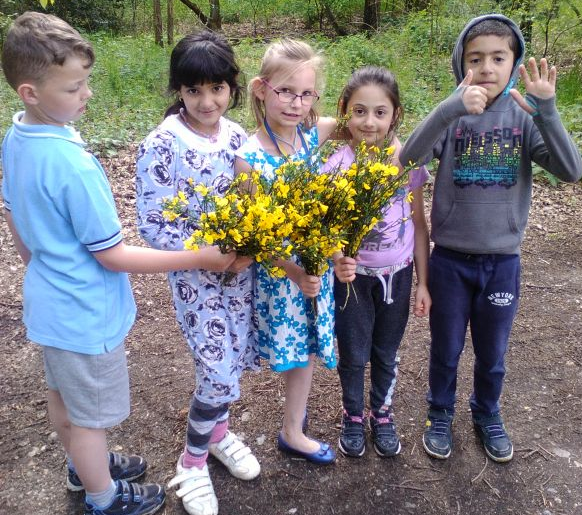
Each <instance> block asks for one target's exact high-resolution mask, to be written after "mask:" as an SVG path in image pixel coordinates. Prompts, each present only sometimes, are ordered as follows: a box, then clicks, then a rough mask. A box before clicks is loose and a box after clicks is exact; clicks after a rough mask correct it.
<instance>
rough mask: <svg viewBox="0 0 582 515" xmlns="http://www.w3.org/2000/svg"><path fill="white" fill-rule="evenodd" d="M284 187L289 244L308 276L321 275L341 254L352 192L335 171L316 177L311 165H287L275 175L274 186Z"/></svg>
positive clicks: (277, 189) (280, 168)
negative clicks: (345, 218) (338, 252)
mask: <svg viewBox="0 0 582 515" xmlns="http://www.w3.org/2000/svg"><path fill="white" fill-rule="evenodd" d="M279 183H280V184H284V185H285V189H286V192H287V196H286V198H285V199H277V202H281V203H282V202H283V201H284V200H287V202H288V204H287V208H286V212H287V216H288V217H289V219H290V220H291V222H292V224H293V230H292V231H291V233H290V235H289V241H290V243H291V244H292V246H293V252H294V253H295V254H296V255H297V256H298V257H299V260H300V261H301V264H302V265H303V268H304V269H305V271H306V272H307V273H308V274H309V275H322V274H323V273H324V272H325V271H326V270H327V269H328V266H329V259H330V258H331V257H332V256H333V254H334V252H337V251H339V250H341V248H342V247H343V246H344V245H345V244H346V243H347V241H346V240H345V231H344V226H345V221H344V216H345V212H346V210H349V209H350V208H351V207H353V201H352V195H353V194H354V193H355V191H354V190H353V189H352V188H351V187H350V184H349V182H348V181H347V180H346V178H344V177H342V176H341V175H340V174H339V173H338V172H337V171H334V172H333V173H331V174H320V173H319V171H318V168H317V167H315V166H313V164H312V163H310V162H308V161H305V160H300V161H291V160H290V161H287V162H286V163H284V164H283V165H281V166H280V167H279V168H278V169H277V171H276V179H275V181H274V183H273V184H274V186H275V187H274V188H273V190H274V192H275V193H276V192H278V191H280V188H278V187H276V186H277V184H279Z"/></svg>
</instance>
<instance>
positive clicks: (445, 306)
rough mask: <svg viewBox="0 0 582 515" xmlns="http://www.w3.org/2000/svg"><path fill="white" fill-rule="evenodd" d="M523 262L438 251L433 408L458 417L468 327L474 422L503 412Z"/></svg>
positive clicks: (433, 286)
mask: <svg viewBox="0 0 582 515" xmlns="http://www.w3.org/2000/svg"><path fill="white" fill-rule="evenodd" d="M519 280H520V259H519V255H516V254H465V253H462V252H456V251H452V250H449V249H445V248H443V247H438V246H437V247H435V249H434V250H433V252H432V254H431V257H430V262H429V290H430V294H431V297H432V307H431V311H430V330H431V349H430V368H429V392H428V395H427V400H428V403H429V405H430V406H431V407H432V408H436V409H446V410H447V411H449V412H450V413H454V407H455V400H456V396H455V394H456V389H457V367H458V364H459V358H460V357H461V353H462V351H463V348H464V345H465V335H466V332H467V326H468V325H470V327H471V338H472V341H473V350H474V353H475V364H474V371H473V373H474V378H473V393H472V395H471V400H470V405H471V411H472V412H473V415H474V416H491V415H493V414H496V413H498V412H499V398H500V396H501V390H502V387H503V379H504V377H505V353H506V351H507V346H508V340H509V334H510V332H511V327H512V324H513V319H514V318H515V315H516V313H517V306H518V300H519Z"/></svg>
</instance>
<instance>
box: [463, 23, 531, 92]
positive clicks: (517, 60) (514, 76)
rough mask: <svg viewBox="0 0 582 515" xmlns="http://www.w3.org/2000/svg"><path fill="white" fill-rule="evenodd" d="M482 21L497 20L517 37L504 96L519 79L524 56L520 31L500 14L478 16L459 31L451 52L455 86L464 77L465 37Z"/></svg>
mask: <svg viewBox="0 0 582 515" xmlns="http://www.w3.org/2000/svg"><path fill="white" fill-rule="evenodd" d="M484 20H499V21H501V22H503V23H506V24H507V25H509V27H510V28H511V30H513V32H514V33H515V35H516V36H517V41H518V44H519V49H518V55H517V56H515V63H514V65H513V70H512V72H511V78H510V79H509V83H508V85H507V87H506V88H505V91H504V93H503V94H506V93H507V92H508V91H509V90H510V89H511V88H512V87H514V86H515V84H516V83H517V80H518V78H519V71H518V69H519V65H520V63H521V62H522V61H523V56H524V54H525V41H524V39H523V35H522V33H521V30H519V27H518V26H517V25H516V24H515V23H514V22H513V21H511V20H510V19H509V18H507V17H506V16H503V15H502V14H485V15H484V16H478V17H477V18H473V19H472V20H471V21H470V22H469V23H467V25H465V28H464V29H463V30H462V31H461V34H459V37H458V38H457V42H456V43H455V48H454V50H453V56H452V62H453V72H454V74H455V79H456V81H457V84H460V83H461V82H462V81H463V78H464V76H465V74H464V73H463V50H464V48H465V36H466V35H467V32H469V30H470V29H471V28H472V27H474V26H475V25H477V24H478V23H481V22H482V21H484Z"/></svg>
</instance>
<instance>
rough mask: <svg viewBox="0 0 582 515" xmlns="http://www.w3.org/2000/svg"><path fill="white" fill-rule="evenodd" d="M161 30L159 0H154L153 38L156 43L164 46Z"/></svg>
mask: <svg viewBox="0 0 582 515" xmlns="http://www.w3.org/2000/svg"><path fill="white" fill-rule="evenodd" d="M163 30H164V28H163V26H162V6H161V5H160V0H154V38H155V40H156V45H159V46H164V36H163Z"/></svg>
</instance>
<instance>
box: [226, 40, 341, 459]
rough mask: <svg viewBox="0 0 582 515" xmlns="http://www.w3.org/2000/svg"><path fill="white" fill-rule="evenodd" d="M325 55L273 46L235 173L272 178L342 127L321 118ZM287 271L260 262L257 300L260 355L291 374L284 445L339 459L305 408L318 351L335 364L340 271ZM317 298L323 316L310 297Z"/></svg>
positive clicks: (287, 44)
mask: <svg viewBox="0 0 582 515" xmlns="http://www.w3.org/2000/svg"><path fill="white" fill-rule="evenodd" d="M321 67H322V57H321V56H320V54H319V53H317V52H315V51H314V50H313V49H312V48H311V47H310V46H309V45H308V44H307V43H304V42H301V41H295V40H290V39H286V40H282V41H279V42H276V43H272V44H271V45H269V47H268V48H267V50H266V52H265V55H264V57H263V60H262V63H261V69H260V72H259V75H258V76H257V77H255V78H253V79H252V80H251V82H250V84H249V92H250V98H251V105H252V109H253V113H254V115H255V118H256V121H257V127H258V128H257V131H256V133H255V134H254V135H253V136H251V137H250V138H249V139H248V140H247V142H246V143H245V144H243V145H242V146H241V148H240V149H238V150H237V152H236V156H237V157H236V161H235V173H242V172H249V171H251V170H252V169H254V170H260V171H261V172H262V175H263V177H264V178H265V179H267V180H273V179H274V176H275V170H277V168H278V167H279V166H281V165H282V164H283V163H284V162H285V160H286V159H287V158H288V157H292V158H293V159H309V158H310V156H311V154H312V153H313V152H314V151H315V150H316V149H317V147H318V146H319V143H320V141H324V140H325V139H327V138H328V137H329V136H330V134H331V133H332V132H333V131H334V130H335V128H336V121H335V119H333V118H320V117H318V115H317V112H316V111H315V105H316V103H317V101H318V99H319V87H318V84H319V79H320V76H321ZM281 266H282V267H283V268H284V269H285V272H286V277H284V278H279V279H277V278H273V277H270V276H269V275H268V274H267V272H266V271H265V269H264V268H263V267H260V266H257V282H256V288H255V302H256V311H257V318H258V325H259V330H258V337H259V348H260V354H261V356H262V357H263V358H264V359H267V360H268V361H269V365H270V366H271V368H272V369H273V370H274V371H275V372H280V373H282V374H283V375H284V377H285V390H286V391H285V411H284V415H283V427H282V428H281V432H280V433H279V437H278V446H279V449H280V450H281V451H283V452H285V453H287V454H294V455H298V456H301V457H303V458H305V459H307V460H309V461H312V462H315V463H322V464H328V463H333V462H334V461H335V457H336V456H335V453H334V451H333V449H332V448H331V447H330V445H329V444H327V443H323V442H319V441H317V440H314V439H311V438H308V437H307V436H306V435H305V434H304V432H303V428H304V426H305V425H306V424H305V422H306V406H307V398H308V395H309V391H310V389H311V379H312V375H313V367H314V363H315V357H316V356H317V357H318V358H319V359H320V360H321V361H322V362H323V363H324V365H325V366H326V367H328V368H335V366H336V358H335V352H334V343H333V342H334V336H333V330H334V301H333V271H332V270H329V271H328V272H327V273H326V274H324V275H323V276H322V277H317V276H312V275H308V274H307V273H306V272H305V270H304V269H303V268H302V267H301V265H300V264H299V260H298V259H297V258H296V257H294V258H292V259H291V260H289V261H285V262H283V263H281ZM313 297H317V304H318V316H317V318H316V317H315V314H314V312H313V310H312V307H311V301H310V299H311V298H313Z"/></svg>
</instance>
